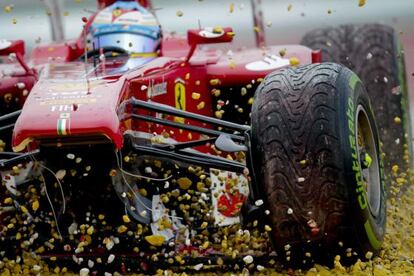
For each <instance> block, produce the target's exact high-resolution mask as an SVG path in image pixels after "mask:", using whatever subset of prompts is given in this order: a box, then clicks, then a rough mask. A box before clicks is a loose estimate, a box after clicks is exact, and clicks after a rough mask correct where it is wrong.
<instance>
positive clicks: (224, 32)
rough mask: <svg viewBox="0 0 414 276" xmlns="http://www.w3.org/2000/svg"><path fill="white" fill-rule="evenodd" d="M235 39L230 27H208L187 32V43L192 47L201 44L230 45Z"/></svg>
mask: <svg viewBox="0 0 414 276" xmlns="http://www.w3.org/2000/svg"><path fill="white" fill-rule="evenodd" d="M233 37H234V32H233V29H232V28H228V27H227V28H221V27H215V28H211V27H207V28H203V29H195V30H188V31H187V41H188V44H189V45H190V46H192V47H193V46H196V45H199V44H211V43H228V42H232V41H233Z"/></svg>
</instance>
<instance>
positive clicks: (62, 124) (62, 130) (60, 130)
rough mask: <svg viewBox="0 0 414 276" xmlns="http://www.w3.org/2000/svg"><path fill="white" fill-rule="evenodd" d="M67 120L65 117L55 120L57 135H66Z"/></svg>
mask: <svg viewBox="0 0 414 276" xmlns="http://www.w3.org/2000/svg"><path fill="white" fill-rule="evenodd" d="M66 126H67V120H66V119H59V120H58V122H57V134H58V135H67V134H68V133H67V130H66Z"/></svg>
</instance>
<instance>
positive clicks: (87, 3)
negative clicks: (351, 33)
mask: <svg viewBox="0 0 414 276" xmlns="http://www.w3.org/2000/svg"><path fill="white" fill-rule="evenodd" d="M358 3H359V0H262V6H263V12H264V22H265V34H266V39H267V40H266V41H267V44H275V43H277V44H289V43H298V42H299V41H300V39H301V37H302V36H303V35H304V34H305V33H306V32H307V31H309V30H311V29H314V28H318V27H323V26H330V25H339V24H344V23H367V22H376V23H383V24H387V25H391V26H393V27H394V28H395V29H396V30H397V31H398V32H399V34H400V37H401V40H402V42H403V44H404V48H405V55H406V57H405V58H406V65H407V77H408V81H409V87H410V99H411V100H410V102H411V117H412V118H414V1H413V0H393V1H390V0H366V4H365V5H364V6H363V7H359V6H358ZM0 7H1V8H2V10H1V11H0V15H1V16H0V26H1V27H0V39H2V38H4V39H6V38H7V39H24V40H25V41H26V48H27V50H28V51H30V49H32V48H33V47H35V46H36V44H37V43H47V42H49V41H51V39H52V30H53V28H54V29H55V31H56V29H58V28H59V26H60V21H61V22H62V23H63V24H62V29H63V30H64V32H63V33H64V37H65V39H71V38H76V37H78V36H79V34H80V32H81V28H82V21H81V18H82V17H83V16H87V17H88V16H89V15H91V14H92V13H93V12H94V11H95V10H96V8H97V5H96V0H0ZM231 7H234V9H233V12H230V10H231ZM153 8H154V12H155V13H156V15H157V17H158V19H159V21H160V22H161V24H162V26H163V28H164V30H165V31H168V32H176V33H178V34H183V35H184V34H185V31H186V30H187V29H188V28H197V27H198V26H199V25H201V26H217V25H220V26H231V27H233V28H234V30H235V32H236V39H235V40H234V42H233V43H232V44H231V45H228V47H231V48H240V47H253V46H254V45H255V40H254V24H253V17H252V9H251V4H250V0H153ZM179 15H181V16H179ZM57 18H61V19H62V20H57ZM51 22H53V23H51ZM55 35H56V33H55ZM412 123H414V122H413V120H412Z"/></svg>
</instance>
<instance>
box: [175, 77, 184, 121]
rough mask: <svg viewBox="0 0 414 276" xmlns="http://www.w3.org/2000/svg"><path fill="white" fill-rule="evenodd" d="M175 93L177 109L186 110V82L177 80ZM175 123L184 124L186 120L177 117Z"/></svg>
mask: <svg viewBox="0 0 414 276" xmlns="http://www.w3.org/2000/svg"><path fill="white" fill-rule="evenodd" d="M174 91H175V108H177V109H180V110H186V106H185V105H186V100H185V85H184V81H183V80H181V79H177V80H176V81H175V86H174ZM174 121H176V122H179V123H184V118H180V117H176V118H175V119H174Z"/></svg>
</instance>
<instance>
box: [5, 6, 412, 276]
mask: <svg viewBox="0 0 414 276" xmlns="http://www.w3.org/2000/svg"><path fill="white" fill-rule="evenodd" d="M255 2H256V1H253V3H255ZM99 3H100V8H101V9H100V10H99V11H98V12H97V13H96V14H94V15H93V16H92V17H91V18H89V19H84V21H85V26H84V29H83V31H82V33H81V35H80V36H79V39H77V40H76V41H69V42H65V43H55V44H49V45H45V46H38V47H36V48H35V49H34V50H33V51H32V53H31V55H30V56H29V57H28V58H24V43H23V41H7V40H3V41H1V42H0V55H1V57H0V58H1V59H0V70H1V79H0V94H1V100H0V113H1V117H0V122H1V128H0V131H1V132H0V133H1V139H2V143H1V147H2V150H3V151H2V152H1V153H0V159H1V161H0V168H1V176H2V186H1V190H0V198H1V202H0V204H1V207H0V208H1V209H0V227H1V228H0V237H1V238H0V243H1V245H0V251H1V252H0V253H1V254H2V256H3V257H7V258H15V257H16V254H20V253H21V252H36V253H38V254H39V255H41V256H44V257H50V258H57V257H61V258H70V259H73V260H74V261H75V262H76V263H81V262H82V260H85V258H89V259H88V260H89V261H88V266H89V267H93V265H94V263H107V264H108V263H111V262H112V261H113V260H114V258H118V257H119V256H123V257H125V256H128V257H133V258H139V259H140V260H144V261H142V262H141V263H140V267H141V269H144V270H145V269H146V268H148V267H147V266H148V264H149V263H151V262H157V261H160V260H165V262H164V263H166V264H171V265H172V264H178V265H182V264H190V263H191V259H192V258H203V257H208V256H215V258H216V260H215V263H214V264H219V265H220V263H221V264H222V262H221V261H220V260H222V258H225V257H230V258H236V257H237V256H241V259H242V260H243V262H242V263H243V264H244V265H246V266H248V267H249V266H250V265H253V258H259V257H260V256H268V254H271V253H272V252H273V253H274V252H275V253H276V255H277V256H278V257H279V258H280V260H281V261H282V262H284V263H286V264H288V265H290V264H291V265H295V264H302V263H305V264H311V263H313V262H315V261H324V260H325V262H329V261H330V260H332V258H331V256H332V257H333V256H335V255H337V254H340V255H343V256H344V258H345V259H348V260H350V261H352V260H355V259H356V258H361V259H363V258H365V257H367V258H370V256H372V254H375V253H376V252H378V251H379V249H380V248H381V243H382V240H383V237H384V231H385V229H384V227H385V220H386V207H385V200H386V199H385V187H384V185H385V182H384V166H383V162H382V158H381V149H380V147H379V145H380V143H379V136H378V133H377V125H376V122H375V118H374V113H376V114H377V115H378V114H380V115H378V116H382V117H380V118H381V122H380V125H379V128H380V130H381V134H382V141H383V142H384V143H385V157H386V158H388V157H389V156H390V154H388V153H389V152H392V150H393V149H397V148H398V150H397V151H396V152H399V151H401V152H400V153H401V154H400V155H399V156H394V155H392V158H390V159H386V160H390V161H387V163H386V168H388V167H391V166H393V165H395V164H397V163H398V162H399V161H398V160H400V159H401V160H402V159H403V158H402V156H403V155H405V156H406V157H404V158H405V160H406V162H405V163H398V164H400V167H401V169H402V168H403V166H404V165H405V166H407V167H408V165H407V164H409V159H410V155H409V151H410V149H409V148H408V146H407V145H408V143H407V141H408V139H409V135H410V133H409V131H408V130H407V128H405V129H404V126H407V125H408V118H407V117H406V116H405V115H404V114H405V113H404V112H403V110H404V108H403V106H404V105H405V104H406V103H405V102H404V101H401V99H405V98H404V97H405V95H406V87H405V85H404V77H405V76H404V71H403V68H404V66H403V63H401V62H400V61H402V55H401V53H400V50H399V48H398V44H396V41H397V40H396V39H395V35H394V32H393V30H392V29H389V28H388V27H385V26H381V25H364V26H345V27H340V28H337V29H334V28H332V29H326V30H317V31H315V32H313V33H310V34H309V35H307V36H306V37H305V39H304V44H306V45H309V46H310V47H313V48H315V50H311V49H310V48H307V47H305V46H300V45H281V46H267V47H262V48H259V47H258V48H254V49H248V50H240V51H228V52H227V53H223V52H222V51H219V50H211V49H208V48H205V47H204V48H201V49H197V48H198V47H199V46H200V45H204V44H211V43H229V42H231V41H232V39H233V36H234V33H233V31H232V29H231V28H222V27H212V28H201V29H196V30H189V31H188V33H187V38H186V39H184V38H182V37H177V36H173V35H167V34H164V35H162V33H161V28H160V26H159V24H158V22H157V20H156V18H155V17H154V16H153V15H152V14H151V13H150V12H149V11H148V9H146V8H149V3H148V2H146V1H99ZM254 7H255V8H256V9H257V6H254ZM256 22H260V17H256ZM258 25H260V24H258ZM363 34H364V35H366V36H365V38H364V35H363ZM258 37H259V38H260V36H258ZM367 37H368V38H367ZM353 38H355V39H353ZM370 41H372V45H371V44H370ZM342 45H346V46H347V47H348V48H346V49H345V50H344V49H342V48H341V47H342ZM363 45H365V46H366V47H365V48H364V47H362V46H363ZM374 45H375V46H376V47H374ZM371 46H372V47H371ZM317 49H321V50H322V51H320V50H319V51H318V50H317ZM350 49H352V50H350ZM345 57H346V58H345ZM361 57H363V58H361ZM322 60H323V61H331V62H338V63H330V62H322ZM339 63H342V64H344V65H340V64H339ZM345 65H346V66H348V67H350V68H353V69H355V70H356V71H357V72H358V73H359V74H360V76H361V77H362V78H363V80H364V81H368V83H366V85H367V87H368V92H369V93H367V91H366V88H365V86H364V84H363V83H362V82H361V80H360V78H359V77H358V76H357V75H356V74H355V73H353V72H352V71H351V70H350V69H348V68H347V67H345ZM388 73H389V74H388ZM387 74H388V75H387ZM375 78H376V79H375ZM390 85H391V88H392V89H391V88H390ZM373 91H375V93H376V94H374V92H373ZM368 94H372V97H371V103H372V105H371V103H370V97H369V96H370V95H368ZM401 102H402V103H401ZM388 103H389V104H390V105H389V106H388ZM387 112H388V113H390V114H388V113H387ZM382 114H387V115H382ZM389 118H391V121H392V123H389V122H388V120H389ZM404 133H405V134H406V135H404ZM396 139H398V141H399V142H398V143H396V142H395V141H396ZM404 144H405V147H404ZM399 147H401V150H399ZM394 169H395V167H394ZM397 170H398V168H397ZM240 225H242V227H243V228H240ZM242 229H246V230H242ZM267 237H269V238H270V241H271V245H272V246H270V245H269V244H268V242H267ZM271 248H272V249H271ZM103 256H106V257H105V258H107V259H103ZM193 263H194V262H193ZM209 264H212V263H211V259H209ZM196 267H197V268H200V266H196Z"/></svg>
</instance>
